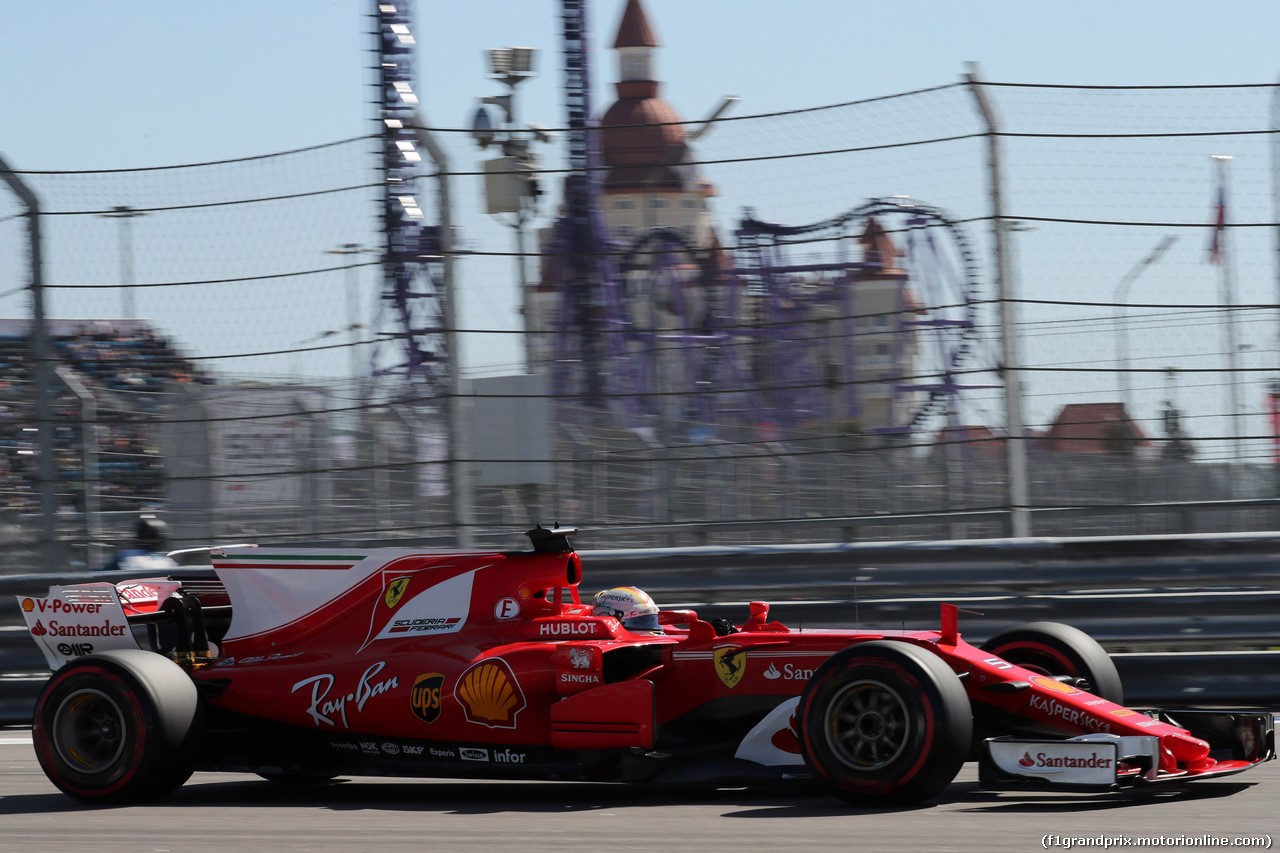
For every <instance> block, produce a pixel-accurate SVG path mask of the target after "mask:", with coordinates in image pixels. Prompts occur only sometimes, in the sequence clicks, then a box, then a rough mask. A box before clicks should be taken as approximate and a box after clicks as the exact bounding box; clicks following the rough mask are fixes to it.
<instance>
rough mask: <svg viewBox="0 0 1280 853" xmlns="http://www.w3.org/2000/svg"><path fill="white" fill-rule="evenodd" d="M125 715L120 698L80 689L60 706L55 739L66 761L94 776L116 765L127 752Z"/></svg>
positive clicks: (78, 769) (80, 770)
mask: <svg viewBox="0 0 1280 853" xmlns="http://www.w3.org/2000/svg"><path fill="white" fill-rule="evenodd" d="M125 731H126V726H125V717H124V713H123V711H122V710H121V708H120V706H119V705H118V704H116V701H115V700H114V699H112V698H111V697H110V696H108V695H107V694H105V693H103V692H102V691H100V690H94V689H92V688H86V689H84V690H77V691H75V692H73V693H71V694H70V695H68V696H67V697H66V698H65V699H63V700H62V704H60V705H59V706H58V710H57V712H56V713H55V714H54V718H53V742H54V744H55V747H56V749H57V751H58V758H59V759H60V760H61V761H62V763H63V764H64V765H65V766H67V767H69V768H71V769H73V770H75V771H76V772H77V773H83V774H85V775H93V774H97V773H103V772H105V771H107V770H110V769H111V768H112V767H113V766H115V765H116V764H117V762H118V760H119V758H120V756H121V755H122V754H123V753H124V747H125Z"/></svg>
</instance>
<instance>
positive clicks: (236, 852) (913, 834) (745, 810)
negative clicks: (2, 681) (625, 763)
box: [0, 729, 1280, 853]
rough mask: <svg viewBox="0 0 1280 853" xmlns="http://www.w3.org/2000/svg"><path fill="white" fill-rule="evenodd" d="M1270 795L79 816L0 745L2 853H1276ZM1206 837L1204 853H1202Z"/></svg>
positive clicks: (1211, 791)
mask: <svg viewBox="0 0 1280 853" xmlns="http://www.w3.org/2000/svg"><path fill="white" fill-rule="evenodd" d="M1278 793H1280V761H1272V762H1269V763H1267V764H1264V765H1261V766H1260V767H1257V768H1254V769H1253V770H1251V771H1249V772H1247V773H1244V774H1240V775H1238V776H1233V777H1228V778H1225V779H1217V780H1211V781H1206V782H1201V783H1198V784H1186V785H1176V786H1171V787H1160V788H1147V789H1144V790H1141V791H1123V792H1116V793H1105V794H1077V793H1066V792H1060V791H1055V792H1032V793H1028V792H1016V793H1014V792H990V791H982V790H979V789H978V787H977V769H976V766H975V765H973V764H968V765H965V767H964V769H963V770H962V771H961V773H960V776H959V777H958V778H957V780H956V781H955V782H954V783H952V785H951V787H950V788H948V789H947V790H946V791H944V792H943V794H942V795H941V796H940V797H939V798H938V799H937V800H936V801H934V802H932V803H929V804H926V805H923V806H918V807H914V808H908V809H894V810H868V809H855V808H851V807H849V806H847V805H845V804H843V803H842V802H840V801H838V800H836V799H834V798H831V797H828V796H826V795H824V794H822V793H815V792H802V791H788V792H785V793H780V792H777V791H743V790H723V789H722V790H694V791H691V790H687V789H657V788H645V787H636V786H623V785H592V784H577V783H544V782H521V783H514V782H501V783H497V782H457V781H419V780H385V779H371V778H356V779H351V780H348V781H343V782H339V783H335V784H331V785H325V786H318V787H302V788H299V787H293V788H289V787H284V786H280V785H276V784H273V783H271V782H266V781H263V780H260V779H258V778H257V777H253V776H244V775H240V774H228V773H197V774H196V775H195V776H193V777H192V778H191V780H190V781H189V782H187V784H186V785H185V786H184V787H183V788H181V789H180V790H178V791H177V792H175V793H174V794H172V795H170V796H169V797H167V798H165V799H163V800H161V801H159V802H156V803H154V804H150V805H145V806H129V807H123V806H121V807H112V808H86V807H83V806H80V805H78V804H77V803H76V802H74V801H73V800H71V799H69V798H67V797H65V796H63V795H62V794H61V793H59V792H58V791H57V789H56V788H54V787H53V785H52V784H50V783H49V781H48V780H47V779H45V777H44V774H43V773H42V772H41V770H40V766H39V764H38V763H37V762H36V759H35V755H34V753H33V752H32V747H31V734H30V732H29V731H24V730H17V729H9V730H4V731H0V850H3V851H5V853H80V851H84V853H89V852H90V851H92V853H113V851H128V853H201V852H202V851H218V853H228V851H231V853H250V851H253V853H257V851H264V852H269V851H306V853H353V851H379V853H381V851H400V850H405V851H450V853H487V851H512V853H515V852H516V851H559V852H560V853H568V852H569V851H579V850H581V851H588V850H589V851H610V852H611V853H612V851H631V850H643V851H735V853H746V851H779V850H788V851H789V850H805V851H808V850H842V851H895V850H912V851H915V850H938V851H949V850H956V851H971V850H972V851H982V852H983V853H993V851H1006V850H1008V851H1030V850H1043V849H1049V850H1064V849H1068V848H1067V847H1065V846H1063V844H1062V841H1066V840H1069V839H1079V838H1089V839H1091V840H1092V841H1093V842H1094V845H1095V846H1082V845H1079V844H1076V845H1075V846H1073V847H1071V848H1070V849H1076V850H1080V849H1083V850H1100V849H1103V847H1102V846H1100V845H1099V844H1098V842H1099V841H1101V840H1102V839H1104V838H1105V839H1110V849H1124V847H1125V846H1129V848H1130V849H1132V848H1133V846H1134V843H1135V842H1137V841H1139V840H1141V839H1150V838H1152V837H1157V838H1163V839H1164V840H1165V842H1164V843H1163V844H1159V845H1158V846H1159V847H1160V848H1163V849H1169V848H1173V849H1183V850H1223V849H1228V848H1230V847H1233V846H1238V845H1235V844H1233V842H1234V841H1235V839H1240V838H1249V839H1259V843H1257V844H1256V847H1255V848H1254V849H1256V848H1258V847H1260V848H1261V849H1270V848H1271V846H1272V842H1273V841H1280V819H1277V816H1276V815H1277V812H1276V807H1275V803H1276V796H1277V794H1278ZM1046 836H1058V837H1059V839H1060V841H1058V842H1057V843H1056V844H1055V842H1054V841H1053V840H1052V839H1046ZM1205 837H1208V840H1209V841H1210V842H1211V843H1209V844H1204V843H1192V842H1195V841H1203V840H1205ZM1179 840H1181V843H1178V842H1179ZM1220 840H1225V841H1226V843H1225V844H1223V843H1216V842H1218V841H1220ZM1126 842H1128V845H1126ZM1170 842H1173V843H1170Z"/></svg>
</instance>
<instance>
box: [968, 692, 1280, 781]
mask: <svg viewBox="0 0 1280 853" xmlns="http://www.w3.org/2000/svg"><path fill="white" fill-rule="evenodd" d="M1150 716H1151V717H1153V718H1155V719H1158V720H1161V721H1162V722H1165V723H1168V724H1170V725H1174V726H1179V727H1181V728H1184V729H1186V730H1187V731H1189V732H1190V733H1191V734H1192V735H1193V736H1194V737H1198V738H1201V739H1203V740H1205V741H1207V742H1208V744H1209V748H1210V755H1211V756H1212V757H1213V758H1214V759H1215V761H1214V763H1213V764H1212V765H1211V766H1208V767H1206V768H1205V769H1199V770H1197V769H1179V770H1176V771H1169V770H1161V769H1160V749H1161V747H1160V739H1159V738H1157V737H1153V736H1143V735H1114V734H1105V733H1098V734H1086V735H1081V736H1079V737H1074V738H1069V739H1067V740H1040V739H1032V738H1013V737H1000V738H990V739H988V740H987V741H985V742H984V744H983V748H982V752H981V755H980V757H979V764H978V778H979V780H980V782H981V783H982V784H983V785H984V786H988V787H1022V786H1043V787H1060V786H1061V787H1072V788H1087V789H1112V788H1118V787H1127V786H1133V785H1140V784H1153V783H1164V782H1186V781H1190V780H1193V779H1195V780H1199V779H1210V778H1214V777H1218V776H1230V775H1232V774H1235V773H1240V772H1242V771H1244V770H1248V769H1249V768H1250V767H1253V766H1254V765H1256V764H1260V763H1261V762H1263V761H1270V760H1272V759H1274V758H1275V757H1276V749H1275V717H1274V715H1273V714H1272V713H1271V712H1269V711H1268V712H1257V711H1198V710H1197V711H1152V712H1150Z"/></svg>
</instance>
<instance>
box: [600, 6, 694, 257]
mask: <svg viewBox="0 0 1280 853" xmlns="http://www.w3.org/2000/svg"><path fill="white" fill-rule="evenodd" d="M660 46H661V44H660V42H659V41H658V37H657V34H656V32H655V31H654V28H653V26H652V25H651V24H650V23H649V18H648V15H647V14H646V13H645V8H644V4H643V3H642V2H641V0H627V5H626V7H625V8H624V10H623V13H622V20H621V22H620V23H619V24H618V34H617V37H616V38H615V39H614V42H613V49H614V50H615V51H617V58H618V66H617V67H618V82H617V84H616V88H617V93H618V99H617V100H616V101H615V102H614V103H613V104H612V105H611V106H610V107H609V109H608V110H607V111H606V112H605V114H604V116H603V118H601V120H600V126H601V128H602V133H601V141H602V145H601V148H602V151H601V156H602V161H603V165H604V166H605V167H606V169H607V171H606V172H605V179H604V211H603V212H604V217H605V223H606V225H607V227H608V228H609V231H610V236H611V237H613V238H614V239H615V240H618V241H620V242H623V243H630V242H632V241H633V240H635V239H637V238H638V237H640V236H643V234H645V233H647V232H648V231H650V230H652V229H654V228H671V229H674V230H676V231H678V232H679V233H681V234H682V235H683V236H684V238H685V239H686V240H687V241H688V242H689V243H690V244H692V245H694V246H700V247H705V246H709V245H711V243H712V240H713V239H714V234H713V225H712V220H711V213H710V210H709V208H708V205H707V200H708V198H710V197H711V196H713V195H714V194H715V193H714V190H713V188H712V186H711V184H710V183H708V182H706V181H704V180H702V179H701V178H700V177H699V176H698V174H697V171H696V169H695V168H694V167H693V166H692V165H691V163H692V157H691V153H690V149H689V144H688V139H689V131H688V129H687V128H686V127H685V126H684V125H683V124H682V123H681V121H682V120H681V118H680V114H679V113H678V112H677V111H676V109H675V108H674V107H673V106H672V105H671V104H670V103H669V102H667V101H666V100H664V99H663V98H661V97H659V90H660V89H661V83H660V81H659V80H658V79H657V77H658V74H657V70H656V51H657V49H658V48H659V47H660Z"/></svg>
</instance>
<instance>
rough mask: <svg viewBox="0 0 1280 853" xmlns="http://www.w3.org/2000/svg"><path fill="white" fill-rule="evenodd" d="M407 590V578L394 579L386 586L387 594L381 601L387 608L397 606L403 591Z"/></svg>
mask: <svg viewBox="0 0 1280 853" xmlns="http://www.w3.org/2000/svg"><path fill="white" fill-rule="evenodd" d="M408 588H409V578H408V577H402V578H396V579H395V580H393V581H392V582H391V583H389V584H387V594H386V595H385V596H384V597H383V599H382V600H383V601H385V602H386V603H387V607H393V608H394V607H395V606H396V605H397V604H399V603H400V598H401V596H403V595H404V591H405V590H406V589H408Z"/></svg>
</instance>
